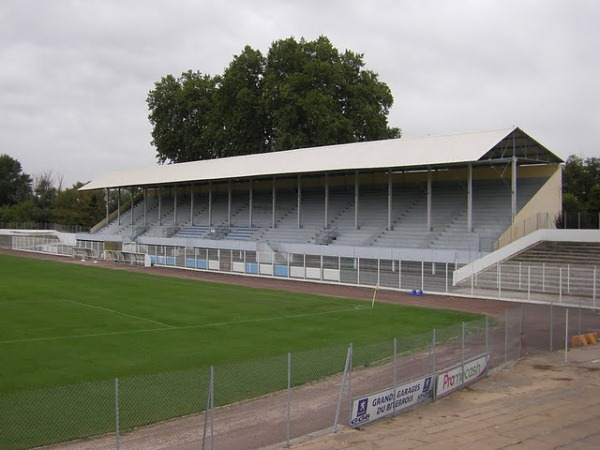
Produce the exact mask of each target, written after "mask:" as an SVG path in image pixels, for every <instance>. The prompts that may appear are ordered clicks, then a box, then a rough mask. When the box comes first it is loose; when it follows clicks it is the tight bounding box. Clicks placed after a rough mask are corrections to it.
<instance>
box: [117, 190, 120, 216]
mask: <svg viewBox="0 0 600 450" xmlns="http://www.w3.org/2000/svg"><path fill="white" fill-rule="evenodd" d="M117 225H121V188H117Z"/></svg>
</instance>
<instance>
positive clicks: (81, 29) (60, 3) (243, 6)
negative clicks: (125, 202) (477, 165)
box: [0, 0, 600, 187]
mask: <svg viewBox="0 0 600 450" xmlns="http://www.w3.org/2000/svg"><path fill="white" fill-rule="evenodd" d="M599 20H600V1H597V0H497V1H494V0H389V1H388V0H369V1H366V0H360V1H359V0H345V1H344V0H318V1H317V0H297V1H296V0H295V1H292V0H252V1H249V0H219V1H217V0H213V1H204V0H169V1H167V0H164V1H160V0H87V1H84V0H80V1H78V0H2V2H0V154H3V153H4V154H8V155H10V156H11V157H13V158H15V159H17V160H19V161H20V162H21V164H22V166H23V171H24V172H26V173H28V174H30V175H32V176H33V177H37V176H39V174H41V173H44V172H45V173H52V174H54V175H55V176H62V177H63V182H64V186H63V187H70V186H71V185H72V184H73V183H75V182H76V181H83V182H86V181H90V180H92V179H94V178H95V177H98V176H99V175H101V174H103V173H105V172H110V171H114V170H124V169H135V168H141V167H147V166H152V165H155V164H156V152H155V149H154V148H153V147H152V146H151V144H150V142H151V135H150V133H151V127H150V124H149V122H148V118H147V116H148V110H147V105H146V97H147V94H148V92H149V91H150V90H151V89H152V88H153V87H154V83H155V82H157V81H159V80H160V79H161V77H163V76H165V75H168V74H173V75H175V76H178V75H180V74H181V73H182V72H184V71H187V70H189V69H191V70H198V71H200V72H203V73H206V74H210V75H217V74H221V73H223V70H224V69H225V67H226V66H227V65H228V64H229V63H230V62H231V61H232V59H233V56H234V55H237V54H239V53H240V52H241V51H242V50H243V48H244V46H245V45H249V46H251V47H252V48H254V49H258V50H260V51H261V52H263V54H266V53H267V51H268V49H269V47H270V45H271V43H272V42H273V41H276V40H279V39H284V38H287V37H290V36H293V37H295V38H296V39H300V38H301V37H304V38H305V39H307V40H313V39H315V38H317V37H318V36H319V35H324V36H327V37H328V38H329V39H330V40H331V42H332V44H333V45H334V46H335V47H336V48H338V49H339V50H340V51H343V50H345V49H348V50H351V51H353V52H356V53H363V54H364V61H365V63H366V68H367V69H369V70H372V71H374V72H377V73H378V74H379V78H380V80H381V81H383V82H385V83H387V84H388V86H389V87H390V88H391V91H392V94H393V96H394V106H393V108H392V111H391V113H390V115H389V124H390V126H396V127H400V128H401V129H402V131H403V135H404V136H424V135H430V134H431V135H437V134H446V133H455V132H467V131H482V130H489V129H498V128H508V127H511V126H513V125H516V126H519V127H521V128H522V129H523V130H524V131H525V132H527V133H529V134H530V135H531V136H532V137H533V138H534V139H536V140H538V141H539V142H540V143H542V144H543V145H545V146H546V147H548V148H549V149H550V150H552V151H553V152H555V153H556V154H557V155H559V156H560V157H562V158H563V159H566V158H567V156H569V155H570V154H576V155H578V156H581V157H592V156H600V89H599V87H598V83H599V80H600V57H599V55H600V26H599Z"/></svg>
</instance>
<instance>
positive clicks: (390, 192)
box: [387, 169, 394, 231]
mask: <svg viewBox="0 0 600 450" xmlns="http://www.w3.org/2000/svg"><path fill="white" fill-rule="evenodd" d="M393 187H394V182H393V179H392V169H389V170H388V204H387V209H388V214H387V216H388V217H387V229H388V231H390V230H391V229H392V200H393V197H392V195H393Z"/></svg>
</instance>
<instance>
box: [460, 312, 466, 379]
mask: <svg viewBox="0 0 600 450" xmlns="http://www.w3.org/2000/svg"><path fill="white" fill-rule="evenodd" d="M461 345H462V348H461V354H462V369H461V376H460V383H461V384H462V386H461V389H464V388H465V323H464V322H463V323H462V344H461Z"/></svg>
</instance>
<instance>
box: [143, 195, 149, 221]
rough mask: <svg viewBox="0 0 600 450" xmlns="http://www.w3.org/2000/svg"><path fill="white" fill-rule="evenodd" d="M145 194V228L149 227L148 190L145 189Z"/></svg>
mask: <svg viewBox="0 0 600 450" xmlns="http://www.w3.org/2000/svg"><path fill="white" fill-rule="evenodd" d="M143 192H144V226H146V225H148V188H144V189H143Z"/></svg>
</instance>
